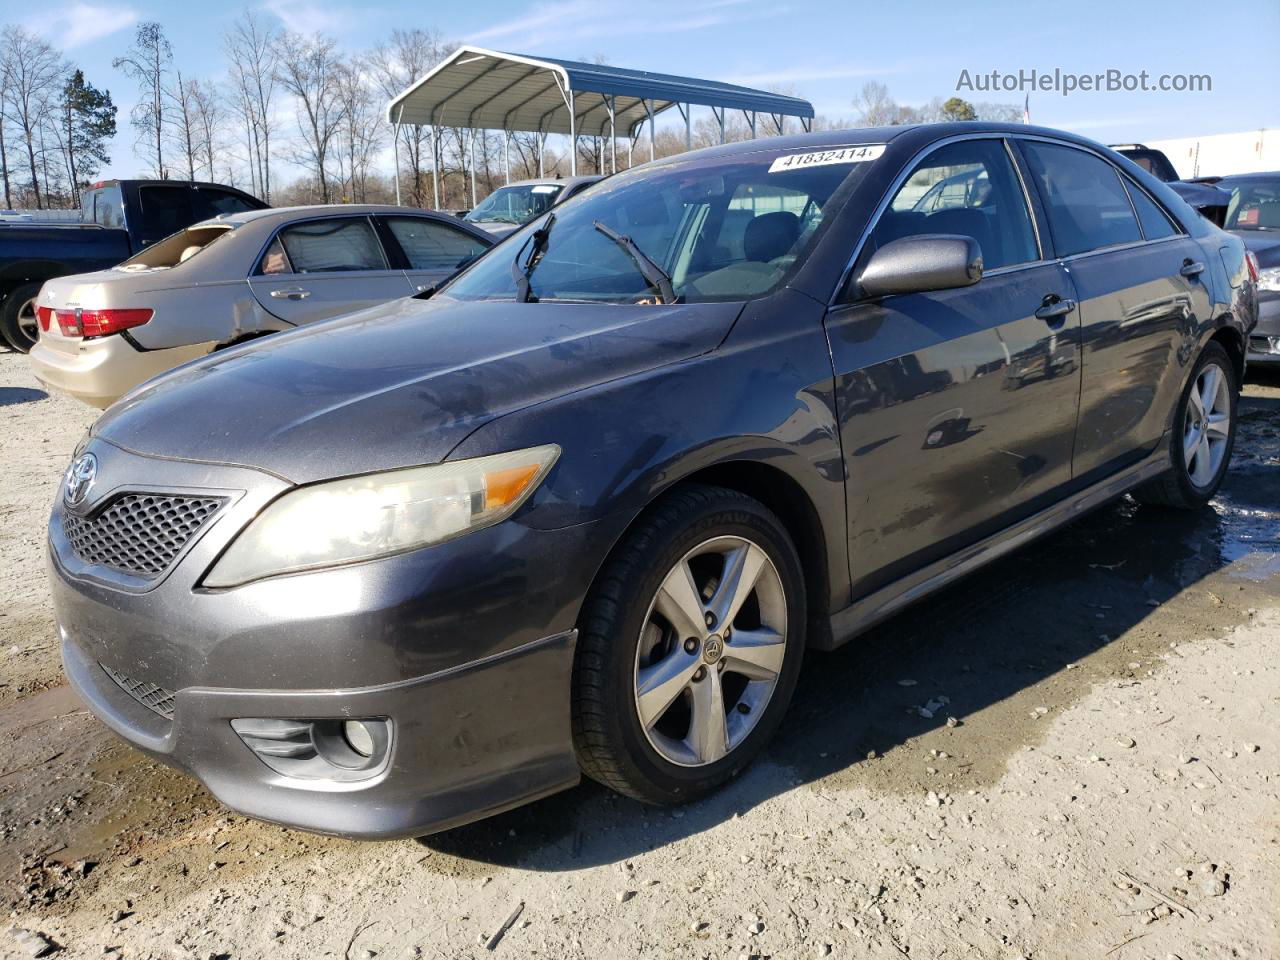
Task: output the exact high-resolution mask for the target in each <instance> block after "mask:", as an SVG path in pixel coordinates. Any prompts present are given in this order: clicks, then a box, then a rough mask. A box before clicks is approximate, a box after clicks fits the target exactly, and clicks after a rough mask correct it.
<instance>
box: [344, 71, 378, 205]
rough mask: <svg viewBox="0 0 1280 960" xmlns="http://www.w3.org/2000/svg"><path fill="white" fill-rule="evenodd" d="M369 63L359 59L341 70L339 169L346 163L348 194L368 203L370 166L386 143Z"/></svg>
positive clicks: (351, 197)
mask: <svg viewBox="0 0 1280 960" xmlns="http://www.w3.org/2000/svg"><path fill="white" fill-rule="evenodd" d="M366 66H367V65H366V62H365V61H364V60H363V59H361V58H356V59H354V60H352V61H351V62H350V63H346V64H343V65H342V66H341V67H340V69H339V71H338V81H337V83H338V101H339V103H340V104H341V107H342V122H341V124H340V125H339V129H338V142H339V146H340V151H339V164H338V166H339V170H340V171H341V170H342V168H343V166H345V168H346V170H345V175H344V177H343V180H344V181H345V185H346V186H345V191H344V192H345V193H346V196H347V197H348V198H349V199H351V200H353V201H355V202H357V203H366V202H368V201H367V197H368V182H369V172H370V167H371V166H372V164H373V160H374V156H375V154H376V153H377V151H378V149H379V148H380V147H381V146H382V144H383V142H384V140H383V122H382V116H381V114H382V110H381V107H382V104H381V102H380V99H379V98H378V96H377V94H376V93H375V91H374V86H373V84H372V83H371V82H370V80H369V73H368V71H367V69H366Z"/></svg>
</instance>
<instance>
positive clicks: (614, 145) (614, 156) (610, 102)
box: [604, 97, 618, 173]
mask: <svg viewBox="0 0 1280 960" xmlns="http://www.w3.org/2000/svg"><path fill="white" fill-rule="evenodd" d="M604 102H605V106H607V107H608V108H609V172H610V173H617V172H618V126H617V114H616V112H615V110H614V105H615V104H614V99H613V97H605V101H604Z"/></svg>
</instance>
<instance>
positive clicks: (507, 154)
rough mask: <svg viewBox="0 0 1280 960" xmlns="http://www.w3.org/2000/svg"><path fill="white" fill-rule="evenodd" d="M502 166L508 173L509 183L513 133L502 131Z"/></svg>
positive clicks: (508, 179) (508, 180)
mask: <svg viewBox="0 0 1280 960" xmlns="http://www.w3.org/2000/svg"><path fill="white" fill-rule="evenodd" d="M502 166H503V169H504V171H505V173H506V178H507V183H510V182H511V131H510V130H503V131H502Z"/></svg>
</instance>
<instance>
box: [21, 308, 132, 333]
mask: <svg viewBox="0 0 1280 960" xmlns="http://www.w3.org/2000/svg"><path fill="white" fill-rule="evenodd" d="M46 309H47V308H46ZM54 313H56V314H57V316H58V329H59V330H61V331H62V335H63V336H64V337H84V338H85V339H86V340H91V339H93V338H94V337H107V336H110V335H111V334H113V333H119V332H120V331H121V330H128V329H129V328H130V327H140V326H142V325H143V324H144V323H146V322H147V321H148V320H150V319H151V317H152V314H154V313H155V311H154V310H149V309H147V308H145V307H131V308H128V309H111V310H55V311H54ZM41 322H43V320H42V321H41Z"/></svg>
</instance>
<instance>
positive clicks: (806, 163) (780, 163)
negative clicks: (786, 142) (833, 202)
mask: <svg viewBox="0 0 1280 960" xmlns="http://www.w3.org/2000/svg"><path fill="white" fill-rule="evenodd" d="M884 146H885V145H884V144H883V143H872V144H867V145H866V146H861V147H841V148H840V149H838V150H819V151H818V152H817V153H792V154H788V155H787V156H785V157H778V159H776V160H774V161H773V163H771V164H770V165H769V172H770V173H780V172H782V171H784V170H800V169H802V168H803V167H825V166H827V165H828V164H832V163H865V162H866V161H868V160H874V159H875V158H876V157H878V156H880V154H882V153H884Z"/></svg>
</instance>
